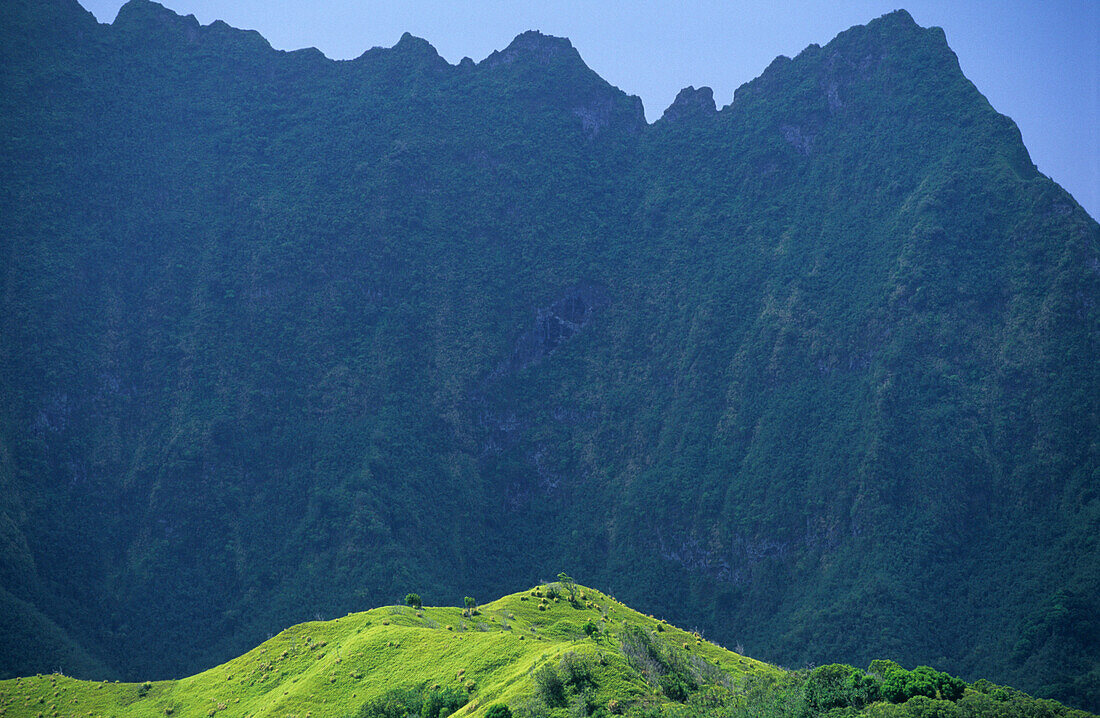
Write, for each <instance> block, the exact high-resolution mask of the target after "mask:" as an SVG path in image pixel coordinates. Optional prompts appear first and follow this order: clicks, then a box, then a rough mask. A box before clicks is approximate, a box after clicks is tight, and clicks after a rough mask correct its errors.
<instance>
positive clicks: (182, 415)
mask: <svg viewBox="0 0 1100 718" xmlns="http://www.w3.org/2000/svg"><path fill="white" fill-rule="evenodd" d="M9 15H10V17H7V18H6V19H5V20H4V24H3V26H2V29H0V33H2V35H0V67H2V68H3V69H2V70H0V83H2V85H0V123H2V127H0V138H2V139H0V167H2V170H0V172H2V175H0V176H3V178H4V182H3V183H2V189H0V230H2V231H0V256H3V257H4V258H5V259H4V262H3V263H2V264H0V286H2V287H3V291H2V294H0V484H2V491H0V536H2V537H3V541H2V543H0V546H2V548H0V602H2V604H3V610H2V611H0V621H2V629H3V630H0V670H2V671H3V672H4V674H5V675H9V676H14V675H28V674H34V673H43V672H49V671H54V670H57V669H60V670H61V671H63V672H65V673H66V674H72V675H76V676H79V677H88V678H97V679H102V678H105V677H118V678H124V679H127V680H144V679H147V678H150V679H152V678H155V679H161V678H170V677H178V676H181V675H189V674H193V673H196V672H198V671H200V670H203V669H205V668H207V667H209V666H211V665H216V664H218V663H221V662H224V661H226V660H228V659H229V658H231V657H232V656H235V655H239V654H241V653H242V652H244V651H246V650H248V648H249V647H250V646H254V645H256V644H257V643H258V642H260V641H261V640H262V639H263V638H264V637H265V636H267V635H269V634H270V633H272V632H273V631H274V630H277V629H278V628H279V627H282V626H286V625H290V624H292V623H297V622H300V621H302V620H306V619H309V618H314V617H317V616H322V617H324V616H329V617H331V616H342V615H345V614H346V613H348V612H349V611H354V610H358V609H360V608H362V607H363V606H364V605H382V604H387V603H393V602H396V601H397V600H398V599H399V598H400V597H401V596H403V595H405V593H407V592H408V591H410V590H416V591H420V592H421V593H422V594H424V596H425V597H426V598H427V599H428V600H429V601H437V602H441V601H443V600H457V598H458V597H460V596H462V595H465V594H466V593H470V592H472V593H474V594H475V595H500V594H503V593H507V592H509V591H515V590H517V589H519V588H521V587H523V586H528V585H532V584H535V583H537V582H539V581H540V580H541V577H543V576H547V575H554V574H556V573H557V572H558V571H561V570H563V569H564V570H567V571H569V572H570V573H572V574H574V575H576V576H578V577H580V578H581V579H582V580H584V581H585V582H586V583H591V584H600V585H604V586H607V587H609V589H611V590H612V591H613V592H614V593H615V595H617V596H619V597H621V598H622V599H624V600H626V601H628V602H630V603H631V604H632V605H636V606H638V607H639V608H640V609H641V610H644V611H647V612H651V613H656V614H660V615H664V616H667V617H668V618H669V620H671V621H673V622H675V623H679V624H681V625H687V626H693V627H696V628H698V629H700V630H701V631H703V632H705V633H706V634H707V635H708V636H714V637H715V639H716V640H718V641H720V642H722V643H726V644H729V645H737V644H741V645H744V646H745V647H746V650H747V651H748V652H750V653H752V654H753V655H756V656H759V657H761V658H763V659H765V660H767V661H769V662H772V663H780V664H785V665H793V666H801V665H806V664H807V663H814V664H821V663H825V662H829V661H838V660H839V661H844V662H846V663H851V664H854V665H868V663H869V661H871V660H873V659H878V658H884V657H888V658H891V659H894V660H897V661H898V662H899V663H901V664H904V665H917V664H933V665H936V666H937V667H938V668H940V669H941V670H946V671H948V672H949V673H952V674H956V675H960V676H962V677H963V678H964V679H967V680H973V679H975V678H977V677H979V676H982V677H986V678H989V679H991V680H994V681H997V682H1000V683H1011V684H1013V685H1017V686H1020V687H1021V688H1023V689H1024V690H1027V691H1029V692H1031V693H1034V694H1035V695H1038V696H1041V697H1054V698H1058V699H1059V700H1062V701H1065V702H1067V703H1069V704H1071V705H1077V706H1082V707H1085V708H1089V709H1092V710H1100V620H1098V619H1097V616H1100V598H1098V596H1100V545H1098V541H1100V530H1098V529H1100V496H1098V493H1097V486H1098V481H1100V460H1098V454H1100V419H1098V415H1100V411H1098V402H1100V365H1098V364H1097V362H1096V361H1095V359H1094V357H1095V356H1097V355H1098V350H1100V310H1098V308H1097V298H1098V297H1100V226H1098V225H1097V223H1096V222H1095V221H1094V220H1093V219H1092V218H1090V217H1089V216H1088V215H1087V214H1086V213H1085V212H1084V211H1083V210H1082V209H1081V207H1080V206H1079V205H1078V204H1077V203H1076V202H1075V201H1074V200H1073V198H1072V197H1070V196H1069V195H1068V194H1067V193H1066V192H1064V191H1063V190H1062V189H1061V188H1059V187H1058V186H1057V185H1056V184H1054V183H1053V182H1051V181H1050V180H1049V179H1048V178H1046V177H1044V176H1042V175H1041V174H1039V173H1038V172H1037V170H1036V169H1035V167H1034V165H1033V164H1032V163H1031V161H1030V159H1029V157H1028V153H1027V150H1026V148H1025V147H1024V146H1023V144H1022V142H1021V139H1020V135H1019V132H1018V131H1017V129H1016V127H1015V125H1014V124H1013V123H1012V121H1011V120H1010V119H1008V118H1006V117H1004V116H1002V115H999V114H998V113H997V112H995V111H994V110H993V109H992V108H991V107H990V106H989V103H988V102H987V101H986V100H985V98H984V97H982V95H981V94H980V92H979V91H978V90H977V89H976V88H975V87H974V86H973V85H972V84H971V83H970V82H969V81H968V80H967V79H966V78H965V77H964V76H963V75H962V73H961V72H960V70H959V67H958V63H957V60H956V58H955V56H954V54H953V53H952V52H951V50H950V48H949V47H948V45H947V43H946V40H945V38H944V36H943V33H942V32H941V31H940V30H938V29H936V28H931V29H926V28H921V27H919V26H917V25H916V24H915V23H914V22H913V20H912V19H911V18H910V17H909V15H908V14H906V13H905V12H904V11H898V12H895V13H891V14H889V15H886V16H883V17H881V18H878V19H876V20H873V21H872V22H870V23H868V24H867V25H866V26H860V27H854V28H852V29H850V30H848V31H846V32H844V33H842V34H841V35H839V36H838V37H836V38H835V39H834V40H832V41H831V42H829V43H828V44H827V45H825V46H823V47H818V46H811V47H809V48H807V49H806V50H805V51H803V52H802V53H801V54H799V55H798V56H797V57H795V58H782V57H781V58H778V59H776V60H775V61H774V62H773V63H772V64H771V65H770V66H769V67H768V68H767V69H766V70H765V71H764V72H763V73H762V74H761V76H760V77H758V78H757V79H756V80H753V81H752V82H750V83H748V84H746V85H744V86H743V87H741V88H739V89H738V91H737V93H736V95H735V97H734V99H733V102H732V103H731V104H729V105H727V106H725V107H722V108H721V109H719V108H718V107H716V106H715V104H714V100H713V96H712V93H711V92H710V91H709V90H707V89H706V88H700V89H694V88H687V89H686V90H685V91H684V92H682V93H681V94H680V96H678V98H677V100H676V102H675V103H674V104H673V106H672V107H670V108H669V109H668V111H667V112H666V113H665V114H664V116H663V117H662V118H661V119H660V120H659V121H657V122H655V123H654V124H652V125H647V124H646V123H645V120H644V116H643V113H642V107H641V103H640V102H639V101H638V99H637V98H633V97H630V96H628V95H626V94H625V93H623V92H621V91H620V90H618V89H617V88H614V87H612V86H611V85H609V84H608V83H606V82H605V81H604V80H602V79H601V78H600V77H599V76H597V75H596V74H595V73H594V72H592V71H591V70H590V69H589V68H587V67H586V66H585V64H584V62H583V60H582V59H581V57H580V54H579V53H578V52H577V50H576V49H575V48H573V47H572V45H571V43H570V42H569V41H568V40H565V39H562V38H554V37H549V36H546V35H542V34H539V33H534V32H532V33H525V34H523V35H520V36H519V37H517V38H516V40H515V41H513V42H512V44H511V45H509V46H508V47H507V48H505V49H504V50H502V51H500V52H497V53H494V54H492V55H490V56H489V57H488V58H486V59H485V60H483V61H481V62H479V63H474V62H472V61H469V62H467V61H464V62H462V63H460V64H458V65H450V64H448V63H447V62H446V61H444V60H443V59H442V58H440V57H439V56H438V54H437V53H436V52H435V50H434V49H433V48H432V47H431V46H430V45H429V44H428V43H427V42H425V41H424V40H420V39H418V38H414V37H412V36H405V37H403V38H402V39H401V41H400V42H398V44H397V45H395V46H394V47H393V48H388V49H386V48H376V49H373V50H370V51H368V52H366V53H364V54H363V55H362V56H361V57H359V58H357V59H355V60H351V61H345V62H334V61H330V60H327V59H326V58H324V57H323V56H322V55H321V54H320V53H318V52H316V51H314V50H302V51H297V52H290V53H287V52H280V51H276V50H273V49H272V48H271V47H270V46H269V45H268V44H267V43H266V41H264V39H263V38H262V37H260V36H259V35H258V34H256V33H252V32H245V31H240V30H236V29H234V28H231V27H229V26H227V25H225V24H224V23H214V24H212V25H208V26H202V25H200V24H199V23H198V22H197V21H196V20H195V19H194V18H192V17H186V18H184V17H179V16H178V15H176V14H174V13H172V12H170V11H168V10H166V9H165V8H163V7H161V6H159V5H157V4H156V3H152V2H148V1H147V0H132V1H131V2H129V3H128V4H127V5H126V6H125V7H124V8H123V9H122V10H121V11H120V13H119V15H118V18H117V19H116V20H115V22H114V23H113V24H112V25H109V26H108V25H99V24H98V23H96V22H95V20H94V18H93V17H92V16H91V15H90V14H88V13H87V12H85V11H84V10H83V9H82V8H80V7H79V6H78V5H77V4H76V3H75V2H73V1H72V0H49V1H48V2H46V1H44V0H18V1H17V2H15V3H13V5H12V10H11V12H10V13H9ZM448 597H449V598H448Z"/></svg>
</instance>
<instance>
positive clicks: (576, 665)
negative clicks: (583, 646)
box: [559, 651, 596, 690]
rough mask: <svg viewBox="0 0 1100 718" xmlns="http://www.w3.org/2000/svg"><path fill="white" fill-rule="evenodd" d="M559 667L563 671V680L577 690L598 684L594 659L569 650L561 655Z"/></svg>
mask: <svg viewBox="0 0 1100 718" xmlns="http://www.w3.org/2000/svg"><path fill="white" fill-rule="evenodd" d="M559 667H560V668H561V672H562V681H563V682H564V683H565V684H566V685H568V686H570V687H572V688H573V689H575V690H581V689H583V688H585V687H586V686H594V685H596V673H595V670H594V669H593V667H592V659H590V658H588V657H587V656H582V655H580V654H578V653H575V652H573V651H569V652H568V653H566V654H565V655H564V656H562V657H561V663H560V664H559Z"/></svg>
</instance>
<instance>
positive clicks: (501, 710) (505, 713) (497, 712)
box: [485, 703, 512, 718]
mask: <svg viewBox="0 0 1100 718" xmlns="http://www.w3.org/2000/svg"><path fill="white" fill-rule="evenodd" d="M485 718H512V709H511V708H509V707H508V706H506V705H504V704H503V703H495V704H493V705H491V706H489V710H487V711H485Z"/></svg>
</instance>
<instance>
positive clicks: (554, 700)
mask: <svg viewBox="0 0 1100 718" xmlns="http://www.w3.org/2000/svg"><path fill="white" fill-rule="evenodd" d="M534 678H535V693H536V694H537V695H538V697H539V698H541V699H542V702H543V703H545V704H546V705H548V706H550V707H551V708H554V707H557V706H564V705H565V682H564V681H563V680H562V679H561V676H559V675H558V672H557V671H555V670H554V668H553V667H552V666H547V665H544V666H542V668H540V669H538V670H537V671H535V676H534Z"/></svg>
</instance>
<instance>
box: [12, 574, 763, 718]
mask: <svg viewBox="0 0 1100 718" xmlns="http://www.w3.org/2000/svg"><path fill="white" fill-rule="evenodd" d="M532 594H533V592H532V591H525V592H523V593H518V594H513V595H510V596H505V597H504V598H501V599H500V600H497V601H494V602H492V603H489V604H486V605H484V606H481V607H480V609H479V611H478V613H477V614H476V615H472V616H468V617H467V616H463V609H461V608H457V607H455V608H450V607H434V608H433V607H424V608H422V609H420V610H419V611H417V610H414V609H412V608H406V607H400V608H398V607H393V606H387V607H383V608H376V609H373V610H370V611H365V612H363V613H355V614H350V615H348V616H345V617H343V618H338V619H336V620H332V621H321V622H309V623H302V624H299V625H296V626H292V627H290V628H288V629H286V630H285V631H283V632H281V633H280V634H278V635H277V636H275V637H273V638H271V639H270V640H268V641H266V642H264V643H263V644H261V645H259V646H257V647H256V648H254V649H253V650H251V651H249V652H248V653H246V654H244V655H243V656H240V657H238V658H235V659H233V660H231V661H229V662H227V663H225V664H222V665H220V666H217V667H215V668H211V669H210V670H208V671H204V672H202V673H199V674H197V675H194V676H190V677H187V678H182V679H180V680H170V681H154V682H146V683H108V682H95V681H83V680H77V679H74V678H69V677H67V676H63V675H59V674H54V675H39V676H28V677H21V678H15V679H11V680H6V681H0V716H3V717H4V718H7V717H9V716H42V717H43V718H45V717H48V716H95V717H97V718H98V717H100V716H103V717H117V718H124V717H127V716H182V717H189V716H217V717H218V718H223V717H224V718H231V717H234V716H242V717H243V716H255V717H257V718H258V717H260V716H280V718H283V717H286V716H297V718H323V717H325V716H334V717H337V716H349V715H354V714H355V713H357V712H358V710H359V708H360V707H361V706H362V705H363V703H364V702H366V701H367V700H369V699H371V698H377V697H379V696H381V695H383V694H384V693H386V692H387V691H389V690H391V689H393V688H402V687H405V688H429V687H432V686H436V685H438V686H440V687H444V688H446V687H460V688H462V689H463V690H467V691H468V692H469V695H470V702H469V703H468V704H467V705H466V706H465V707H463V708H461V709H459V711H458V712H457V713H456V715H460V716H466V715H468V716H479V715H483V714H484V713H485V711H486V710H487V709H488V707H489V706H491V705H493V704H494V703H507V704H511V705H518V704H520V703H521V702H522V701H524V700H527V699H528V698H529V697H530V696H532V695H533V694H534V691H535V684H534V678H533V674H534V672H535V671H536V670H537V669H539V668H540V667H542V666H543V665H546V664H549V665H551V666H557V665H558V664H559V662H560V661H561V658H562V656H563V655H565V654H566V653H569V652H574V653H577V654H578V655H581V656H588V657H589V658H590V659H591V661H592V663H593V665H595V666H596V668H597V670H596V673H597V682H596V687H595V689H594V694H593V696H592V698H593V700H595V701H596V702H597V703H598V704H600V705H606V704H607V702H608V701H610V700H612V699H615V700H618V701H620V702H622V703H627V704H629V703H630V702H631V701H636V700H641V699H643V698H645V699H646V700H661V699H660V698H656V697H655V689H654V688H653V687H652V686H650V685H648V684H647V683H646V682H645V679H644V678H643V677H642V676H641V675H640V674H639V673H638V672H637V671H635V670H634V669H633V668H631V666H630V665H629V663H628V661H627V659H626V657H625V656H624V655H623V653H622V651H621V650H620V648H619V643H618V640H617V637H618V635H619V634H621V632H622V631H623V630H624V629H625V628H627V627H628V626H638V627H641V628H644V629H646V630H649V631H653V635H655V636H660V637H661V640H665V641H667V642H668V645H671V646H675V647H677V650H686V651H689V652H691V653H693V654H695V655H698V656H700V657H702V658H703V659H705V660H707V661H709V662H711V663H715V664H717V665H718V666H719V667H720V668H722V669H723V670H724V671H725V672H727V673H729V674H730V675H731V676H734V677H737V676H744V675H748V674H756V675H762V674H776V673H778V672H779V669H777V668H775V667H773V666H769V665H767V664H764V663H761V662H759V661H755V660H752V659H749V658H746V657H744V656H739V655H737V654H736V653H733V652H731V651H727V650H725V649H724V648H721V647H720V646H717V645H715V644H712V643H709V642H707V641H701V640H698V638H697V636H695V635H694V634H692V633H689V632H687V631H683V630H681V629H679V628H676V627H673V626H669V625H668V624H663V625H662V629H663V631H662V632H660V633H658V632H657V625H658V624H659V623H661V622H660V621H658V620H657V619H655V618H653V617H651V616H644V615H642V614H641V613H638V612H637V611H634V610H633V609H631V608H629V607H627V606H625V605H623V604H621V603H619V602H617V601H616V600H615V599H613V598H611V597H609V596H607V595H605V594H603V593H600V592H599V591H595V590H592V589H589V588H583V587H579V588H578V594H583V595H584V599H582V600H580V601H579V602H578V605H572V604H570V603H569V602H568V601H567V600H565V599H560V600H558V601H554V600H549V601H546V602H543V603H542V605H543V606H544V608H543V610H539V605H540V599H539V598H536V597H535V596H533V595H532ZM588 620H592V621H593V622H594V623H596V624H597V625H599V626H600V627H601V630H600V632H599V633H597V634H596V635H595V636H593V637H588V636H586V635H585V632H584V624H585V622H586V621H588ZM681 645H684V646H687V648H686V649H683V648H679V647H680V646H681Z"/></svg>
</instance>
